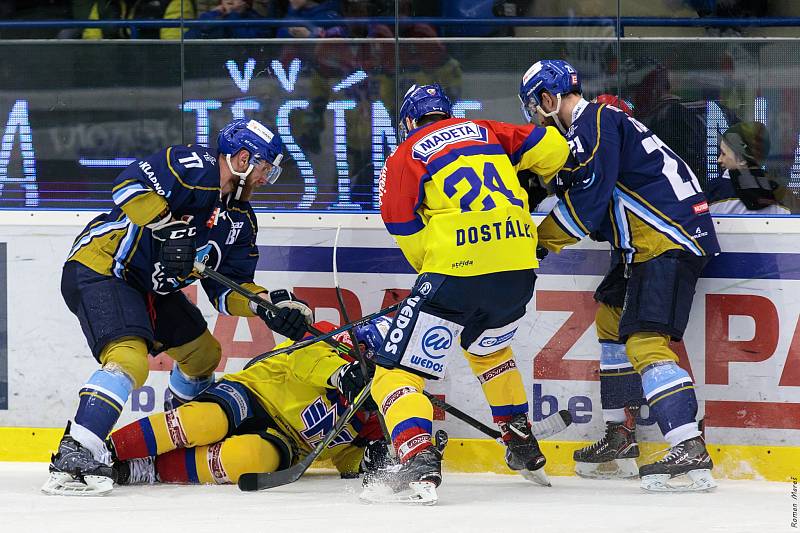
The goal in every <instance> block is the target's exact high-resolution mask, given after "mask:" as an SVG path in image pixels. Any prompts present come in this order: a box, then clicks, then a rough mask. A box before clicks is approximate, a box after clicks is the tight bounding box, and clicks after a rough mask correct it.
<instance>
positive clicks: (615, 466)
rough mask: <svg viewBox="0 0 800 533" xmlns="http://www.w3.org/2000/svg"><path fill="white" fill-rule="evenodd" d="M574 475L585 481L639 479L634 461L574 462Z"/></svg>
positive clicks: (637, 468)
mask: <svg viewBox="0 0 800 533" xmlns="http://www.w3.org/2000/svg"><path fill="white" fill-rule="evenodd" d="M575 473H576V474H578V475H579V476H580V477H582V478H586V479H631V478H635V477H639V467H638V466H637V465H636V460H635V459H614V460H613V461H606V462H605V463H581V462H577V461H576V462H575Z"/></svg>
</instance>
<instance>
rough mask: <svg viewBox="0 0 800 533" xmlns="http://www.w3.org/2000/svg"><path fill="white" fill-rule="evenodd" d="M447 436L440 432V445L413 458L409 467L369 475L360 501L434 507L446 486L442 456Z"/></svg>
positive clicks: (438, 439) (438, 435)
mask: <svg viewBox="0 0 800 533" xmlns="http://www.w3.org/2000/svg"><path fill="white" fill-rule="evenodd" d="M445 446H447V433H445V432H444V431H442V430H439V431H437V432H436V444H435V445H434V446H429V447H427V448H425V449H424V450H422V451H421V452H419V453H418V454H416V455H414V456H413V457H411V458H410V459H409V460H408V461H406V462H405V463H398V464H391V465H388V466H387V467H386V468H383V469H378V470H376V471H374V472H370V473H365V475H364V481H363V485H364V490H363V491H362V493H361V495H360V498H361V500H362V501H364V502H367V503H387V502H399V503H419V504H423V505H434V504H435V503H436V502H437V501H438V499H439V496H438V495H437V493H436V487H438V486H439V485H440V484H441V483H442V455H443V452H444V448H445Z"/></svg>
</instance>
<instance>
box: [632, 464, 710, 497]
mask: <svg viewBox="0 0 800 533" xmlns="http://www.w3.org/2000/svg"><path fill="white" fill-rule="evenodd" d="M687 478H688V480H689V483H681V481H686V479H687ZM676 480H677V481H678V483H676V482H675V481H676ZM716 487H717V482H716V481H714V477H713V476H712V475H711V470H708V469H702V470H692V471H690V472H689V473H687V474H686V477H684V476H676V477H674V478H672V479H670V477H669V474H651V475H649V476H643V477H642V488H643V489H644V490H646V491H648V492H704V491H710V490H713V489H715V488H716Z"/></svg>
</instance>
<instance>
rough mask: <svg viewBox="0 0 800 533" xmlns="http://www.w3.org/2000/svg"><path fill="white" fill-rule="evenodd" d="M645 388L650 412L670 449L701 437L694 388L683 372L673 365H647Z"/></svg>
mask: <svg viewBox="0 0 800 533" xmlns="http://www.w3.org/2000/svg"><path fill="white" fill-rule="evenodd" d="M642 385H643V387H644V393H645V396H646V397H647V403H648V404H649V406H650V412H651V413H652V414H653V416H654V417H655V419H656V421H657V422H658V427H659V428H660V429H661V433H663V434H664V439H666V441H667V442H668V443H669V445H670V446H675V445H677V444H679V443H681V442H683V441H685V440H687V439H691V438H694V437H698V436H700V431H699V429H698V428H697V421H696V420H695V417H696V416H697V398H696V397H695V394H694V384H693V383H692V378H691V377H689V374H688V373H687V372H686V371H685V370H684V369H682V368H681V367H679V366H678V365H677V364H676V363H673V362H672V361H665V362H659V363H654V364H652V365H648V366H647V367H645V368H644V369H643V370H642Z"/></svg>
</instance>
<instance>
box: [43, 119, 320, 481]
mask: <svg viewBox="0 0 800 533" xmlns="http://www.w3.org/2000/svg"><path fill="white" fill-rule="evenodd" d="M282 157H283V143H282V142H281V139H280V137H279V136H277V135H275V134H273V133H272V132H271V131H270V130H269V129H268V128H267V127H266V126H264V125H263V124H261V123H259V122H257V121H255V120H237V121H235V122H232V123H231V124H229V125H227V126H226V127H225V128H224V129H223V130H222V131H221V132H220V134H219V137H218V155H215V154H213V153H212V152H211V151H209V150H208V149H206V148H204V147H202V146H192V145H190V146H181V145H177V146H170V147H168V148H165V149H163V150H161V151H159V152H157V153H155V154H153V155H151V156H149V157H146V158H144V159H141V160H139V161H137V162H135V163H133V164H132V165H130V166H129V167H128V168H126V169H125V170H124V171H122V173H121V174H120V175H119V176H118V177H117V179H116V181H115V184H114V187H113V193H112V196H113V200H114V203H115V204H116V205H115V206H114V209H113V210H112V211H111V212H110V213H107V214H102V215H100V216H98V217H97V218H95V219H94V220H93V221H92V222H90V223H89V225H88V226H87V227H86V228H85V229H84V231H83V232H81V233H80V235H78V237H77V238H76V239H75V242H74V245H73V247H72V249H71V250H70V252H69V256H68V258H67V261H66V263H65V265H64V268H63V273H62V279H61V293H62V296H63V297H64V301H65V302H66V304H67V307H68V308H69V309H70V311H72V312H73V313H74V314H75V315H76V316H77V317H78V321H79V322H80V324H81V328H82V330H83V332H84V335H85V336H86V340H87V342H88V344H89V347H90V349H91V352H92V355H93V356H94V357H95V359H96V360H97V361H98V362H99V363H100V365H101V368H100V369H99V370H97V371H96V372H95V373H94V374H92V376H91V377H90V378H89V380H88V381H87V382H86V384H85V385H84V386H83V387H82V388H81V389H80V392H79V404H78V409H77V412H76V414H75V417H74V418H73V419H72V421H71V422H69V423H68V424H67V429H66V431H65V434H64V438H63V439H62V440H61V443H60V445H59V448H58V452H57V453H56V454H55V455H53V458H52V462H51V464H50V472H51V475H50V478H49V479H48V481H47V483H45V485H44V487H43V488H42V490H44V491H45V492H47V493H51V494H82V493H89V494H92V493H102V492H105V491H108V490H111V486H112V471H111V467H110V466H109V463H108V461H109V458H108V454H107V452H106V449H105V446H104V445H103V442H104V441H105V439H106V437H107V436H108V433H109V432H110V431H111V428H112V427H113V426H114V424H115V423H116V421H117V420H118V418H119V416H120V413H121V411H122V407H123V405H124V404H125V402H126V401H127V399H128V396H129V394H130V393H131V391H132V390H133V389H135V388H138V387H141V386H142V384H144V382H145V380H146V379H147V375H148V353H159V352H160V351H166V353H167V354H168V355H169V356H170V357H171V358H172V359H174V360H175V366H174V368H173V370H172V372H171V374H170V380H169V390H170V393H169V396H168V398H167V403H168V404H169V405H173V406H174V405H177V404H179V403H181V402H183V401H186V400H188V399H191V398H192V397H194V396H196V395H197V394H199V393H200V392H201V391H202V390H203V389H205V388H206V387H208V386H209V385H211V384H212V383H213V372H214V369H215V368H216V367H217V364H218V363H219V360H220V345H219V343H218V342H217V341H216V340H215V339H214V337H213V336H212V335H211V333H210V332H209V331H208V329H207V326H206V322H205V320H204V319H203V316H202V313H201V312H200V310H199V309H197V308H196V307H195V306H194V305H193V304H192V303H191V302H190V301H189V300H188V298H186V296H185V295H184V294H183V293H182V292H181V291H180V289H181V288H183V287H185V286H187V285H189V284H190V283H192V282H194V281H196V280H197V279H198V278H197V277H196V276H194V275H192V270H193V266H194V261H195V257H196V254H197V256H198V257H199V258H202V260H204V261H205V262H206V264H208V265H211V266H213V267H214V268H215V269H218V270H219V271H220V272H221V273H223V274H226V275H227V276H229V277H231V278H232V279H234V280H235V281H237V282H239V283H242V284H244V286H245V287H247V288H248V289H250V290H251V291H253V292H256V293H261V295H262V296H264V297H267V298H271V300H272V302H273V303H275V304H276V305H278V306H280V307H281V312H280V314H274V315H273V314H268V313H265V312H264V311H263V310H261V309H260V308H258V309H253V308H252V307H251V306H250V305H249V303H248V301H247V300H245V299H244V298H242V297H241V296H239V295H237V294H234V293H231V291H229V290H226V289H225V288H224V287H222V286H220V285H218V284H216V283H215V282H213V281H210V280H203V287H204V289H205V291H206V293H207V294H208V296H209V299H210V301H211V302H212V303H213V304H214V306H215V307H216V308H217V310H218V311H219V312H221V313H225V314H232V315H238V316H255V315H256V314H258V315H259V316H260V317H261V318H262V319H264V321H265V322H266V324H267V326H269V327H270V328H271V329H272V330H274V331H275V332H277V333H279V334H282V335H285V336H287V337H289V338H292V339H297V338H301V337H302V336H303V335H304V334H305V332H306V331H307V326H306V324H307V323H310V321H311V310H310V309H309V308H308V307H307V306H305V305H304V304H302V302H297V301H293V300H292V299H291V296H290V294H289V292H288V291H286V290H278V291H272V292H271V293H268V292H267V291H266V289H264V288H263V287H261V286H259V285H256V284H255V283H254V282H253V276H254V273H255V267H256V263H257V261H258V248H257V247H256V244H255V236H256V220H255V215H254V213H253V211H252V208H251V207H250V204H249V199H250V195H251V194H252V192H253V190H254V189H255V188H256V187H260V186H261V185H263V184H265V183H267V182H270V183H273V182H275V180H276V179H277V178H278V176H279V175H280V173H281V167H280V162H281V159H282Z"/></svg>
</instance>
